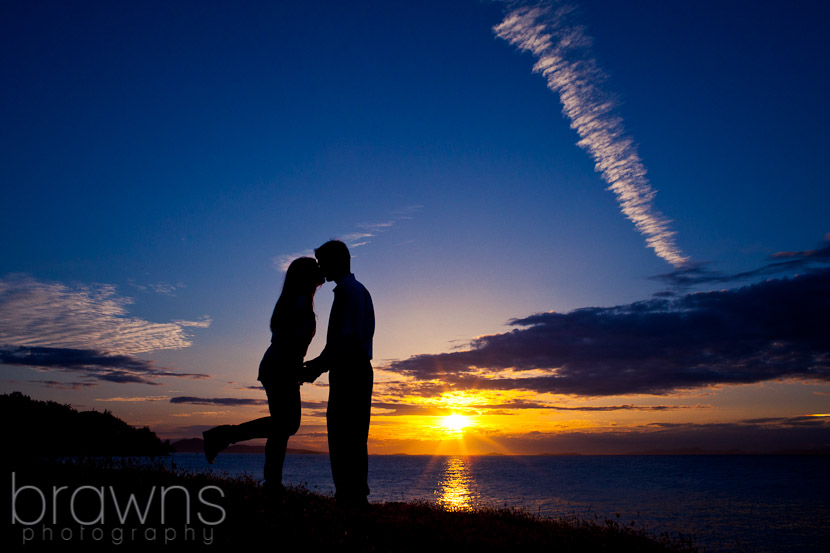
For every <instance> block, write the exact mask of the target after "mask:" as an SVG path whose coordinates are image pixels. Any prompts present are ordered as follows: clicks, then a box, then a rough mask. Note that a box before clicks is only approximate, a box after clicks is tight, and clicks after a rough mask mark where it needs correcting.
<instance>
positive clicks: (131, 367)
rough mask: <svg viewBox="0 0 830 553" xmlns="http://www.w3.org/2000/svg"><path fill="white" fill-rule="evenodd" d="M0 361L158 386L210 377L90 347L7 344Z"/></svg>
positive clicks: (115, 380) (33, 367) (94, 377)
mask: <svg viewBox="0 0 830 553" xmlns="http://www.w3.org/2000/svg"><path fill="white" fill-rule="evenodd" d="M0 364H3V365H16V366H21V367H29V368H32V369H39V370H47V371H49V370H56V371H61V372H69V373H76V374H81V375H83V376H85V377H88V378H92V379H95V380H103V381H106V382H116V383H122V384H124V383H135V384H153V385H159V383H158V382H155V380H156V379H158V378H162V377H173V378H188V379H202V378H209V376H208V375H206V374H199V373H180V372H175V371H170V370H167V369H161V368H156V367H155V365H154V363H153V362H152V361H147V360H144V359H138V358H136V357H133V356H130V355H112V354H109V353H106V352H102V351H99V350H93V349H72V348H49V347H29V346H6V347H0ZM50 382H51V381H50Z"/></svg>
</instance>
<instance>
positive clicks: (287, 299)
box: [271, 257, 325, 330]
mask: <svg viewBox="0 0 830 553" xmlns="http://www.w3.org/2000/svg"><path fill="white" fill-rule="evenodd" d="M324 280H325V279H324V278H323V273H322V271H320V267H319V266H318V265H317V260H316V259H314V258H313V257H298V258H297V259H295V260H294V261H292V262H291V265H289V266H288V270H287V271H286V272H285V282H284V283H283V285H282V293H280V297H279V299H278V300H277V304H276V305H275V306H274V312H273V314H272V315H271V330H274V329H275V327H276V325H277V321H278V320H279V318H280V317H282V316H284V315H287V314H289V312H290V310H291V308H292V307H293V306H294V305H296V303H297V300H298V299H299V298H304V299H307V300H308V306H307V308H308V309H310V310H311V311H312V312H313V311H314V293H315V292H317V288H319V287H320V285H322V284H323V282H324ZM303 307H304V308H305V307H306V306H303Z"/></svg>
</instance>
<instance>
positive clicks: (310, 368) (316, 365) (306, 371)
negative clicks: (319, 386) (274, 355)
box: [300, 357, 326, 384]
mask: <svg viewBox="0 0 830 553" xmlns="http://www.w3.org/2000/svg"><path fill="white" fill-rule="evenodd" d="M324 372H326V369H325V368H324V367H322V366H321V363H320V358H319V357H318V358H317V359H312V360H311V361H307V362H305V363H303V368H302V370H301V371H300V384H303V383H305V382H308V383H311V382H314V381H315V380H317V379H318V378H319V377H320V375H321V374H323V373H324Z"/></svg>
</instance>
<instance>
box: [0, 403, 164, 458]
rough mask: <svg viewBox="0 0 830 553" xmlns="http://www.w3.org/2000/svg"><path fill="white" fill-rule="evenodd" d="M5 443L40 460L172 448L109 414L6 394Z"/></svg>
mask: <svg viewBox="0 0 830 553" xmlns="http://www.w3.org/2000/svg"><path fill="white" fill-rule="evenodd" d="M0 416H2V418H3V419H2V420H4V421H6V423H7V424H6V432H5V439H4V443H5V444H6V448H4V449H6V450H7V451H10V452H11V455H12V456H14V457H30V456H36V455H47V456H69V455H96V456H120V455H144V456H157V455H166V454H167V453H169V452H170V450H171V448H170V444H169V443H167V442H162V441H161V440H159V438H158V437H157V436H156V434H155V433H154V432H152V431H151V430H150V429H149V428H146V427H144V428H135V427H133V426H130V425H129V424H127V423H126V422H124V421H122V420H121V419H119V418H118V417H116V416H115V415H113V414H112V413H110V412H109V411H103V412H100V411H77V410H75V409H73V408H72V407H70V406H69V405H61V404H60V403H56V402H54V401H38V400H35V399H32V398H30V397H29V396H27V395H24V394H22V393H20V392H12V393H11V394H3V395H0Z"/></svg>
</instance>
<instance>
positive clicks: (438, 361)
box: [388, 268, 830, 396]
mask: <svg viewBox="0 0 830 553" xmlns="http://www.w3.org/2000/svg"><path fill="white" fill-rule="evenodd" d="M828 312H830V268H827V269H823V270H815V271H813V272H810V273H807V274H804V275H800V276H797V277H794V278H790V279H781V280H771V281H766V282H762V283H758V284H753V285H750V286H745V287H743V288H738V289H731V290H720V291H715V292H707V293H694V294H685V295H682V296H678V297H676V298H672V299H663V298H659V299H652V300H647V301H642V302H636V303H632V304H628V305H620V306H616V307H592V308H585V309H577V310H575V311H571V312H569V313H553V312H548V313H539V314H536V315H532V316H530V317H525V318H522V319H516V320H513V321H511V324H512V325H513V326H515V327H517V328H516V329H514V330H512V331H511V332H507V333H503V334H494V335H490V336H483V337H479V338H476V339H474V340H472V342H471V344H470V348H469V349H468V350H466V351H457V352H452V353H443V354H437V355H435V354H425V355H417V356H414V357H410V358H409V359H405V360H401V361H394V362H392V363H391V364H390V365H389V367H388V368H389V369H390V370H392V371H395V372H398V373H399V374H402V375H405V376H408V377H413V378H416V379H418V380H426V381H439V382H440V383H441V386H442V387H443V389H444V390H446V389H468V388H476V389H480V390H508V389H517V390H531V391H535V392H551V393H560V394H572V395H580V396H613V395H623V394H657V395H660V394H668V393H671V392H673V391H676V390H686V389H692V388H698V387H704V386H711V385H724V384H748V383H755V382H763V381H767V380H776V379H783V378H797V379H805V380H816V381H824V382H827V381H830V326H828V325H827V324H826V319H827V313H828Z"/></svg>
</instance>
